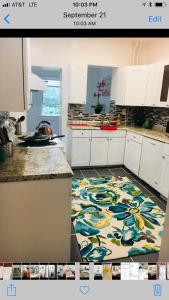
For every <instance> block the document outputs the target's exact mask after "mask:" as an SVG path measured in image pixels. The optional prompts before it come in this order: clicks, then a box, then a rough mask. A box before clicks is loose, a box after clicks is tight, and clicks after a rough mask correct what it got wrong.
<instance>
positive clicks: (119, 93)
mask: <svg viewBox="0 0 169 300" xmlns="http://www.w3.org/2000/svg"><path fill="white" fill-rule="evenodd" d="M147 76H148V67H147V65H136V66H128V67H123V68H117V70H116V72H114V73H113V77H112V92H111V99H112V100H115V103H116V104H117V105H131V106H143V105H144V102H145V97H146V87H147Z"/></svg>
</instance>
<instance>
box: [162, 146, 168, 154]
mask: <svg viewBox="0 0 169 300" xmlns="http://www.w3.org/2000/svg"><path fill="white" fill-rule="evenodd" d="M163 153H164V154H165V155H168V156H169V144H164V152H163Z"/></svg>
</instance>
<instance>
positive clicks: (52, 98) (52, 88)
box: [42, 80, 61, 116]
mask: <svg viewBox="0 0 169 300" xmlns="http://www.w3.org/2000/svg"><path fill="white" fill-rule="evenodd" d="M45 83H46V84H47V87H48V88H47V90H46V91H45V92H44V93H43V102H42V116H60V113H61V105H60V92H61V89H60V81H56V80H45Z"/></svg>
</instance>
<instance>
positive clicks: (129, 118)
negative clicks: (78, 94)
mask: <svg viewBox="0 0 169 300" xmlns="http://www.w3.org/2000/svg"><path fill="white" fill-rule="evenodd" d="M124 109H125V110H126V113H124ZM115 115H120V118H121V120H122V121H123V122H124V121H125V120H126V122H127V124H129V125H136V124H137V120H138V119H139V118H140V117H141V115H143V116H144V117H145V118H153V120H154V125H162V126H165V127H166V124H167V121H169V108H158V107H130V106H128V107H126V106H116V105H115V103H114V101H112V102H111V103H110V113H109V115H106V116H107V118H108V117H113V116H115ZM73 120H86V121H99V120H101V115H100V114H98V115H96V114H93V115H91V114H86V113H84V112H83V105H82V104H69V106H68V121H69V122H71V121H73Z"/></svg>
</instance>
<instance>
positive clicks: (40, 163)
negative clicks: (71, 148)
mask: <svg viewBox="0 0 169 300" xmlns="http://www.w3.org/2000/svg"><path fill="white" fill-rule="evenodd" d="M72 176H73V173H72V170H71V168H70V166H69V164H68V162H67V161H66V158H65V156H64V154H63V152H62V151H61V150H60V149H57V148H55V147H54V148H51V147H49V148H48V147H46V148H45V147H43V148H42V147H40V148H30V147H28V148H15V150H14V154H13V156H12V157H8V158H7V160H6V161H5V162H1V163H0V182H14V181H27V180H29V181H31V180H43V179H54V178H68V177H72Z"/></svg>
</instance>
